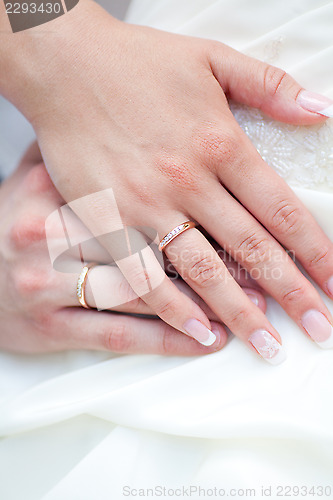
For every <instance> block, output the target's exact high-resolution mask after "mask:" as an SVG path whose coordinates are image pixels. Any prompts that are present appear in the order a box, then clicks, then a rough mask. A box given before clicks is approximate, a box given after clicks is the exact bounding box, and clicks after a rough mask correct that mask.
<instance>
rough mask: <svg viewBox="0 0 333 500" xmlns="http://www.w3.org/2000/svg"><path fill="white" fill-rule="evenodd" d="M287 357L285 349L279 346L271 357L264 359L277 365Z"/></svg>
mask: <svg viewBox="0 0 333 500" xmlns="http://www.w3.org/2000/svg"><path fill="white" fill-rule="evenodd" d="M286 359H287V353H286V350H285V349H284V348H283V347H282V346H281V347H280V348H279V350H278V352H277V354H275V356H273V357H272V358H266V361H268V363H270V364H271V365H279V364H280V363H283V361H285V360H286Z"/></svg>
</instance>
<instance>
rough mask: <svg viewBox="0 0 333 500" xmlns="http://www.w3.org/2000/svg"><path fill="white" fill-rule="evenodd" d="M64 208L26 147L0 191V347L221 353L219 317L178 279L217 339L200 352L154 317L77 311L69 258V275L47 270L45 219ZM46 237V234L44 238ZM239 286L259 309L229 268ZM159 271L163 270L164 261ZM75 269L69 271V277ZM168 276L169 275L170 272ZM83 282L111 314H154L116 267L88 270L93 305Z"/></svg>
mask: <svg viewBox="0 0 333 500" xmlns="http://www.w3.org/2000/svg"><path fill="white" fill-rule="evenodd" d="M63 204H64V201H63V200H62V198H61V196H60V195H59V193H58V192H57V191H56V189H55V187H54V186H53V184H52V182H51V180H50V177H49V175H48V173H47V171H46V169H45V166H44V164H43V163H42V160H41V157H40V152H39V150H38V147H37V145H36V144H34V145H33V146H32V147H31V148H30V149H29V151H28V152H27V153H26V155H25V157H24V158H23V160H22V162H21V164H20V167H19V168H18V170H17V171H16V172H15V174H14V175H13V176H12V177H11V178H9V179H8V180H7V181H6V182H5V183H3V184H2V185H1V187H0V214H1V220H2V224H1V227H0V273H1V276H2V279H1V289H0V297H1V300H0V324H1V329H0V349H6V350H10V351H16V352H30V353H31V352H44V351H45V352H47V351H60V350H64V349H97V350H111V351H113V352H119V353H130V352H133V353H159V354H181V355H200V354H208V353H210V352H215V351H216V350H219V349H221V348H222V347H223V346H224V344H225V342H226V339H227V334H226V331H225V329H224V328H223V326H222V325H221V324H220V323H219V319H218V318H217V317H216V315H214V313H212V311H211V310H210V309H209V308H208V307H207V306H206V304H204V303H203V301H202V299H200V297H198V296H197V295H196V294H195V293H194V292H193V290H191V289H190V288H189V287H188V286H187V285H186V284H185V283H184V282H182V280H180V279H179V280H177V286H178V287H179V289H181V290H182V291H183V292H184V293H185V294H187V295H189V297H191V298H192V299H193V300H194V301H195V302H197V303H198V304H199V306H200V307H202V309H203V310H205V312H206V314H207V315H208V317H209V318H210V319H212V320H213V323H212V324H213V328H214V332H215V334H216V336H217V339H218V340H217V342H216V343H215V345H214V346H210V347H204V346H202V345H200V344H199V343H197V342H196V341H194V340H193V339H191V338H189V337H186V336H184V335H181V334H180V332H178V331H177V330H175V329H174V328H172V327H171V326H169V325H167V324H166V323H164V322H163V321H162V320H160V319H157V318H155V319H148V318H140V317H134V316H129V315H127V314H115V313H112V312H101V311H99V312H98V311H95V310H90V311H89V310H85V309H82V308H81V307H79V303H78V299H77V297H76V293H75V292H76V282H77V278H78V275H79V273H80V271H81V269H82V267H83V264H82V263H81V261H80V260H79V258H78V257H77V258H75V255H73V256H72V257H69V258H68V262H67V265H68V269H69V270H71V272H67V273H65V272H58V271H57V270H55V269H53V267H52V265H51V261H50V257H49V252H48V246H47V241H46V235H45V220H46V219H47V217H48V216H49V215H50V214H51V213H52V212H54V211H55V210H57V209H59V208H60V207H61V206H62V205H63ZM49 236H50V237H51V238H52V233H51V234H49ZM90 248H91V254H90V257H91V259H92V260H94V261H96V262H101V263H102V262H103V257H104V256H103V252H104V254H105V250H104V249H103V248H102V247H101V246H100V245H99V244H98V242H97V241H96V242H95V244H94V245H91V246H90ZM228 265H229V266H230V269H231V270H232V272H234V273H236V272H237V277H238V279H239V282H240V283H241V284H242V285H243V286H244V287H245V288H244V290H245V291H246V293H248V294H249V296H250V297H251V298H252V300H254V301H257V303H258V305H259V307H261V308H262V310H265V300H264V298H263V296H262V295H261V293H260V292H259V291H258V290H257V289H255V288H251V287H253V281H252V280H251V279H249V278H248V277H247V276H246V275H245V273H244V271H243V272H242V271H241V272H240V271H239V270H238V269H237V266H236V264H235V263H228ZM166 267H167V268H168V267H170V264H169V263H167V264H166ZM75 270H77V272H76V273H75ZM170 271H171V272H174V270H172V269H170ZM90 279H92V280H93V283H94V284H97V286H98V287H99V289H101V290H103V293H104V295H105V297H106V298H108V297H110V299H111V301H113V302H114V303H116V304H119V305H118V306H115V307H113V308H112V310H113V311H119V312H122V313H132V314H133V313H134V314H136V315H141V314H145V315H154V313H153V311H152V310H151V309H150V308H149V307H148V306H147V305H146V304H145V302H144V301H143V300H142V299H140V298H139V297H137V296H136V294H135V293H134V292H133V291H132V289H131V287H130V286H129V284H128V283H127V281H126V280H125V278H124V277H123V276H122V274H121V273H120V271H119V270H118V269H117V268H116V267H111V266H106V265H100V266H99V265H98V266H96V267H95V268H94V269H92V270H91V271H90V274H89V277H88V282H87V288H86V291H87V295H86V297H87V302H88V304H89V305H90V306H91V307H94V306H95V304H94V294H93V293H92V289H91V286H90Z"/></svg>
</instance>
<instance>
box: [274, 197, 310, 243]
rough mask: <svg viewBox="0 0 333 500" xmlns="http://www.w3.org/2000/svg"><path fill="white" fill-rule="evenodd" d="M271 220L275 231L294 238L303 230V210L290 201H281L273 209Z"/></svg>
mask: <svg viewBox="0 0 333 500" xmlns="http://www.w3.org/2000/svg"><path fill="white" fill-rule="evenodd" d="M270 220H271V223H270V225H271V228H272V230H273V231H275V232H277V233H279V234H288V235H291V236H292V235H294V234H296V233H298V232H299V231H300V230H301V229H302V223H303V210H302V209H301V208H300V207H297V206H295V204H294V203H293V202H291V201H289V200H281V201H279V203H277V204H276V205H275V206H274V207H273V210H272V215H271V217H270Z"/></svg>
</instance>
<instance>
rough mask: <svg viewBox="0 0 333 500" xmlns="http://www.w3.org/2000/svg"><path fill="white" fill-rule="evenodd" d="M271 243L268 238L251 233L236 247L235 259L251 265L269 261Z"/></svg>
mask: <svg viewBox="0 0 333 500" xmlns="http://www.w3.org/2000/svg"><path fill="white" fill-rule="evenodd" d="M269 254H270V243H269V240H268V239H267V238H264V237H260V236H259V235H258V234H255V233H251V234H250V235H248V236H246V237H245V238H244V239H243V240H242V241H240V242H239V243H238V244H237V245H236V250H235V258H236V260H241V261H243V262H247V263H250V264H253V265H255V264H259V263H260V262H265V261H268V260H269Z"/></svg>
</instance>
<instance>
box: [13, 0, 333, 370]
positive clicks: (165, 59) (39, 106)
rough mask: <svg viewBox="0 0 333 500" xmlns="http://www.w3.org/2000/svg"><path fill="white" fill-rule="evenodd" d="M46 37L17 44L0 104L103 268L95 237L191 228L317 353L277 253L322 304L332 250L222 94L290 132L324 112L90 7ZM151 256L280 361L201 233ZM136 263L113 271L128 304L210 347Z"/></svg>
mask: <svg viewBox="0 0 333 500" xmlns="http://www.w3.org/2000/svg"><path fill="white" fill-rule="evenodd" d="M226 15H227V14H226ZM51 25H52V29H53V34H52V32H50V33H47V35H45V36H44V37H43V46H41V42H40V39H39V40H38V41H37V40H36V39H34V38H33V36H32V35H30V38H29V39H28V42H27V44H25V45H24V44H23V41H22V42H21V51H22V53H23V55H20V57H21V59H22V61H23V60H24V61H25V60H26V58H27V55H25V57H24V51H27V49H26V48H25V47H29V49H30V52H29V54H38V55H39V60H38V61H37V62H36V60H35V61H34V65H33V66H31V67H30V71H27V70H26V66H27V64H24V63H23V62H22V61H21V64H19V66H20V71H21V73H22V74H23V75H24V78H21V79H20V78H17V75H16V74H15V80H14V79H13V80H12V82H11V83H12V86H14V90H9V87H8V86H7V96H8V97H9V98H11V99H12V100H13V102H15V103H16V105H17V106H18V107H19V108H20V109H21V110H22V111H23V112H24V113H25V114H26V116H27V117H28V118H29V119H30V120H31V122H32V123H33V125H34V127H35V130H36V132H37V135H38V140H39V144H40V147H41V150H42V154H43V158H44V160H45V163H46V166H47V169H48V171H49V173H50V175H51V177H52V179H53V181H54V183H55V185H56V186H57V188H58V190H59V191H60V192H61V194H62V196H63V197H64V198H65V199H66V200H67V201H69V202H72V203H71V207H72V208H73V210H75V211H76V213H77V214H78V216H79V217H80V218H81V219H82V220H83V221H84V223H85V224H86V225H87V226H88V228H89V229H90V230H91V232H92V233H93V234H94V235H95V236H96V237H99V238H100V241H101V242H102V243H103V245H104V246H105V247H106V248H107V250H108V251H109V252H110V254H111V255H112V256H114V255H116V254H117V252H116V250H117V249H116V248H115V247H114V246H113V244H111V243H110V241H109V240H108V239H107V238H104V239H103V238H102V236H103V235H105V234H106V233H108V234H110V233H112V232H113V231H115V230H117V229H119V227H120V226H131V227H135V226H139V227H141V228H142V227H143V226H148V227H151V228H154V229H155V230H156V231H157V233H158V235H159V237H160V238H162V237H163V236H164V235H165V234H166V233H168V232H169V231H170V230H171V229H173V228H174V227H175V226H177V225H178V224H180V223H182V222H184V221H186V220H188V219H190V220H194V221H196V222H197V223H199V224H200V225H201V226H202V227H203V228H204V229H205V230H206V231H207V232H208V233H209V234H211V235H212V236H213V237H214V239H215V240H216V241H217V242H218V243H219V244H220V245H221V246H222V247H223V248H225V249H226V250H227V252H228V253H229V254H230V255H231V256H232V257H233V258H234V259H235V260H237V261H238V262H239V263H241V264H242V266H244V268H246V269H247V270H248V271H249V272H251V273H252V274H253V276H255V278H256V279H257V282H258V283H259V284H260V285H261V286H262V287H263V288H264V289H265V290H266V291H267V292H268V293H269V294H270V295H272V296H273V297H274V298H275V299H276V300H277V301H278V302H279V303H280V304H281V306H282V307H283V308H284V309H285V311H286V312H287V313H288V314H289V315H290V317H291V318H292V319H293V320H294V321H295V322H296V323H297V324H298V325H299V327H300V328H301V329H302V330H303V331H304V332H305V333H308V334H309V335H310V336H311V337H312V338H313V339H314V340H316V341H317V342H319V343H320V345H321V346H323V347H325V346H328V345H329V344H327V342H328V343H329V342H332V339H331V340H328V341H327V339H328V337H329V335H330V334H331V332H332V327H331V325H332V317H331V315H330V313H329V311H328V310H327V308H326V306H325V305H324V303H323V302H322V300H321V299H320V297H319V295H318V293H317V291H316V290H315V288H314V287H313V286H312V284H311V283H310V282H309V280H308V279H306V277H305V276H304V275H303V274H302V273H301V272H300V271H299V270H298V268H297V267H296V265H295V263H294V262H293V260H292V259H291V258H290V256H289V255H288V254H287V253H286V252H285V250H284V248H283V246H285V247H286V248H288V249H290V250H292V251H293V252H294V253H295V254H296V256H297V258H298V259H299V261H300V262H301V264H302V265H303V267H304V268H305V270H306V271H307V272H308V273H309V275H310V276H311V277H312V278H313V279H314V280H315V281H316V282H317V283H318V284H319V285H320V287H321V288H322V289H323V290H324V291H325V292H326V293H327V294H329V296H330V297H332V293H333V278H332V276H333V258H332V257H333V251H332V250H333V248H332V243H331V242H330V241H329V240H328V238H327V237H326V236H325V234H324V233H323V231H322V230H321V229H320V228H319V227H318V225H317V224H316V222H315V220H314V219H313V217H312V216H311V215H310V214H309V212H308V211H307V210H306V209H305V207H304V206H303V205H302V203H301V202H300V201H299V200H298V199H297V198H296V196H295V195H294V194H293V192H292V190H291V189H290V188H289V187H288V186H287V185H286V183H285V182H284V181H283V180H282V179H281V178H280V177H279V176H278V175H277V174H276V173H275V172H274V171H273V170H272V169H271V168H269V166H268V165H267V164H265V162H264V161H263V160H262V158H261V157H260V156H259V154H258V152H257V151H256V150H255V148H254V147H253V146H252V144H251V143H250V141H249V140H248V138H247V136H246V135H245V134H244V133H243V132H242V131H241V129H240V128H239V126H238V125H237V123H236V121H235V120H234V118H233V116H232V114H231V112H230V110H229V107H228V102H227V97H230V98H231V99H234V100H236V101H239V102H243V103H246V104H248V105H250V106H255V107H258V108H260V109H262V110H263V111H264V112H265V113H267V114H269V115H271V116H272V117H274V118H275V119H278V120H283V121H285V122H289V123H295V124H313V123H320V122H321V121H323V120H324V118H323V116H321V115H320V114H318V113H323V114H325V113H328V111H327V110H329V107H330V104H331V103H330V102H329V101H328V100H325V98H321V97H320V96H319V97H318V96H315V95H311V94H309V93H307V92H305V91H303V90H302V87H301V86H300V85H299V84H297V83H296V82H295V81H294V80H293V79H292V78H291V77H289V76H288V75H286V74H285V73H284V72H283V71H282V70H280V69H277V68H274V67H272V66H269V65H267V64H264V63H261V62H259V61H256V60H254V59H251V58H248V57H246V56H244V55H242V54H240V53H238V52H236V51H234V50H232V49H230V48H229V47H227V46H225V45H223V44H220V43H217V42H212V41H209V40H202V39H196V38H190V37H184V36H179V35H174V34H170V33H165V32H160V31H157V30H153V29H149V28H145V27H138V26H132V25H126V24H124V23H121V22H118V21H116V20H114V19H113V18H111V17H110V16H108V15H107V14H106V13H105V12H104V11H103V10H102V9H101V8H100V7H98V6H97V5H95V4H94V3H92V2H86V1H84V0H81V1H80V3H79V5H78V6H77V7H76V8H75V9H73V10H72V11H71V12H70V13H69V14H67V15H66V16H63V17H62V18H60V19H57V20H55V21H53V22H52V23H49V25H48V26H51ZM43 30H45V27H43ZM31 31H34V32H38V29H36V30H31ZM15 36H21V35H20V34H16V35H15ZM23 37H24V35H22V37H21V38H20V40H24V38H23ZM8 43H9V42H8ZM9 54H10V51H9ZM20 54H21V53H20ZM31 57H32V56H31ZM34 57H37V56H34ZM8 61H9V59H8ZM8 61H7V65H8V66H10V62H8ZM41 61H42V62H41ZM41 67H42V71H41V73H39V72H38V69H39V68H41ZM36 75H38V80H37V79H36ZM19 76H20V72H19ZM17 82H22V83H21V86H20V83H17ZM86 195H91V196H89V197H87V198H85V196H86ZM73 200H78V201H75V202H74V201H73ZM166 255H167V256H168V258H169V259H170V261H171V262H172V264H173V265H174V266H175V268H176V269H177V270H178V272H179V273H180V274H181V276H182V277H183V278H184V280H185V281H186V282H187V283H188V285H189V286H190V287H191V288H192V289H193V290H194V291H195V292H196V293H197V294H199V295H200V296H201V297H202V298H203V300H204V301H205V302H206V303H207V304H208V305H209V307H210V308H211V309H212V311H214V313H215V314H216V315H217V317H218V318H220V320H221V321H223V322H224V323H225V324H226V325H227V326H228V327H229V328H230V329H231V331H232V332H233V333H234V334H235V335H237V336H238V337H240V338H241V339H242V340H244V341H245V342H246V344H247V345H248V346H249V347H250V348H251V349H253V350H256V351H258V352H259V354H261V355H262V356H263V357H264V358H266V359H267V360H268V361H272V362H278V361H279V360H280V358H281V357H282V350H281V346H280V343H281V337H280V336H279V334H278V332H277V331H276V330H275V329H274V328H273V327H272V325H271V324H270V323H269V321H268V319H267V318H266V317H265V315H264V314H263V312H262V311H260V309H258V308H257V307H255V305H254V304H253V302H251V300H249V298H248V296H247V295H246V294H245V293H244V291H243V290H242V289H241V288H240V286H239V285H238V284H237V283H236V281H235V280H234V279H233V278H232V277H231V276H230V274H229V272H228V270H227V268H226V266H225V265H224V264H223V262H222V261H221V259H220V258H219V257H218V255H217V254H216V252H215V250H214V248H213V247H212V246H211V244H210V243H209V242H208V241H207V239H206V238H205V237H204V236H203V234H202V233H201V232H199V231H198V230H197V229H191V230H189V231H186V232H185V233H183V234H181V235H179V236H178V237H177V238H176V239H175V240H174V241H172V242H171V243H170V244H169V245H168V247H167V248H166ZM122 257H123V256H122ZM143 259H144V264H145V269H143V267H142V262H141V261H138V258H137V255H136V254H135V255H130V254H128V256H127V258H121V259H118V262H117V263H118V266H119V269H120V270H121V271H122V273H123V274H124V276H125V277H126V278H127V280H128V282H129V283H130V284H131V286H132V288H133V290H134V291H135V292H136V293H137V295H138V296H140V297H142V299H143V300H144V302H145V303H146V304H147V305H148V306H149V307H150V308H151V309H152V310H153V311H155V312H156V314H158V316H159V317H160V318H162V319H163V320H164V321H165V322H167V323H168V324H169V325H171V326H172V327H174V328H176V329H178V330H180V331H181V332H183V333H186V334H188V335H191V336H193V337H195V338H197V339H198V340H201V341H204V342H207V341H212V342H213V341H214V335H213V334H211V333H210V332H209V330H211V324H210V322H209V319H208V317H207V315H206V314H204V312H203V311H202V309H201V308H200V307H198V305H197V304H195V303H194V302H193V301H192V300H190V299H189V297H187V296H186V295H185V294H183V293H181V292H180V291H179V290H178V289H177V288H176V287H175V285H174V284H173V283H172V282H171V281H170V280H169V279H168V278H167V277H166V276H165V274H164V273H163V271H162V270H161V268H160V267H159V265H158V263H157V260H156V258H155V256H154V254H153V252H152V251H151V249H150V248H147V249H146V252H145V254H144V256H143ZM323 341H327V342H326V344H325V343H322V342H323ZM279 353H281V355H279Z"/></svg>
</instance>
